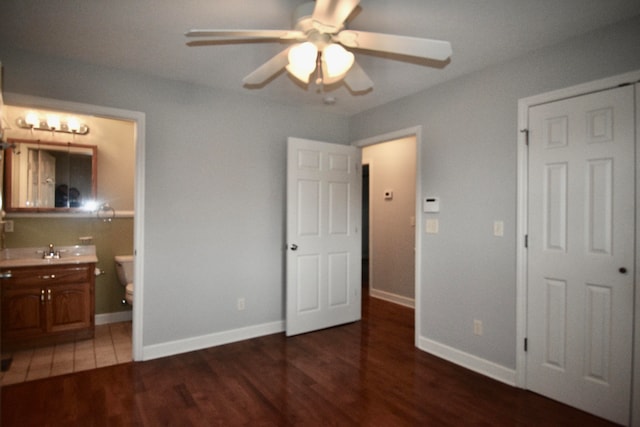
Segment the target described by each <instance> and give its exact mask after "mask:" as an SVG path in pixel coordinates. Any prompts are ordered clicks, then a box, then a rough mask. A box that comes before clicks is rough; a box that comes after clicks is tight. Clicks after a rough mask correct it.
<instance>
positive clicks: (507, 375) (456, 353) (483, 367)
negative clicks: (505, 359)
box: [418, 337, 516, 386]
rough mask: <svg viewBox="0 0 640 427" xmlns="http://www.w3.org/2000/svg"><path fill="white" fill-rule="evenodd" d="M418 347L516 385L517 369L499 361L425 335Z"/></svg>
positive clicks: (495, 378) (420, 339)
mask: <svg viewBox="0 0 640 427" xmlns="http://www.w3.org/2000/svg"><path fill="white" fill-rule="evenodd" d="M418 348H420V350H422V351H426V352H427V353H430V354H433V355H434V356H437V357H440V358H441V359H445V360H447V361H449V362H452V363H455V364H456V365H460V366H463V367H465V368H467V369H470V370H472V371H474V372H477V373H479V374H482V375H485V376H487V377H489V378H493V379H494V380H497V381H500V382H503V383H505V384H508V385H511V386H515V385H516V371H515V369H509V368H505V367H504V366H502V365H498V364H497V363H494V362H491V361H488V360H485V359H482V358H480V357H477V356H474V355H472V354H469V353H465V352H464V351H460V350H457V349H455V348H453V347H449V346H447V345H444V344H441V343H439V342H437V341H433V340H430V339H428V338H425V337H420V338H419V344H418Z"/></svg>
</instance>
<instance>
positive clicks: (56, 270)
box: [3, 265, 92, 287]
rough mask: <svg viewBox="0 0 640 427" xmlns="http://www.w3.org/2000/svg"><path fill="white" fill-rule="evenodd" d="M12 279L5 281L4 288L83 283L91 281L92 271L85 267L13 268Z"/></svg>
mask: <svg viewBox="0 0 640 427" xmlns="http://www.w3.org/2000/svg"><path fill="white" fill-rule="evenodd" d="M8 271H11V277H10V278H7V279H4V280H3V287H14V286H49V285H57V284H64V283H82V282H87V281H89V280H90V279H91V272H92V269H91V268H89V267H87V266H86V265H83V266H55V267H47V268H37V269H36V268H24V269H23V268H12V269H7V270H5V271H4V273H7V272H8Z"/></svg>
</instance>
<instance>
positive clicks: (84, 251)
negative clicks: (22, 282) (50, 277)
mask: <svg viewBox="0 0 640 427" xmlns="http://www.w3.org/2000/svg"><path fill="white" fill-rule="evenodd" d="M46 250H47V246H45V245H42V246H39V247H33V248H7V249H2V250H1V251H0V268H11V267H33V266H39V265H56V264H85V263H90V262H94V263H95V262H98V257H97V256H96V247H95V246H94V245H82V246H78V245H76V246H56V247H54V250H55V251H56V254H57V253H58V252H59V257H55V258H43V254H44V252H45V251H46Z"/></svg>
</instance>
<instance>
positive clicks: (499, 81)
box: [350, 19, 640, 369]
mask: <svg viewBox="0 0 640 427" xmlns="http://www.w3.org/2000/svg"><path fill="white" fill-rule="evenodd" d="M454 49H455V46H454ZM454 60H455V51H454ZM637 69H640V19H634V20H632V21H628V22H625V23H623V24H619V25H616V26H614V27H610V28H607V29H605V30H602V31H598V32H595V33H591V34H588V35H586V36H584V37H580V38H578V39H574V40H571V41H569V42H566V43H563V44H560V45H557V46H554V47H552V48H547V49H544V50H541V51H537V52H531V53H530V54H529V55H527V56H526V57H523V58H520V59H517V60H513V61H511V62H508V63H505V64H501V65H499V66H494V67H491V68H488V69H485V70H482V71H479V72H476V73H473V74H471V75H468V76H465V77H462V78H459V79H456V80H455V81H451V82H448V83H445V84H442V85H439V86H437V87H434V88H432V89H430V90H427V91H425V92H422V93H418V94H415V95H412V96H410V97H407V98H405V99H402V100H400V101H398V102H394V103H391V104H388V105H385V106H382V107H379V108H375V109H373V110H369V111H367V112H364V113H362V114H359V115H357V116H354V117H352V119H351V121H350V135H351V139H352V140H360V139H364V138H369V137H372V136H376V135H381V134H385V133H388V132H392V131H396V130H399V129H405V128H409V127H412V126H418V125H421V126H422V128H423V133H422V135H423V141H422V142H423V145H422V153H421V161H422V186H423V187H422V188H423V192H424V194H437V195H439V196H440V198H441V212H440V214H439V220H440V232H439V234H437V235H430V234H425V235H424V237H423V247H422V254H423V257H424V259H423V260H421V263H422V271H423V274H422V275H423V277H422V279H421V284H420V286H421V288H422V289H421V290H422V294H421V296H422V301H421V302H422V317H421V318H420V319H419V322H420V325H421V330H422V335H423V336H424V337H426V338H428V339H430V340H434V341H436V342H439V343H441V344H444V345H447V346H450V347H453V348H455V349H458V350H460V351H463V352H467V353H470V354H472V355H475V356H477V357H481V358H483V359H486V360H489V361H492V362H495V363H497V364H499V365H502V366H504V367H507V368H511V369H515V360H516V357H515V353H516V342H515V340H516V271H515V269H516V236H515V230H516V140H517V135H518V129H517V101H518V99H519V98H523V97H527V96H531V95H536V94H539V93H543V92H547V91H550V90H554V89H560V88H563V87H567V86H571V85H575V84H579V83H583V82H588V81H591V80H595V79H599V78H604V77H608V76H611V75H615V74H620V73H623V72H627V71H632V70H637ZM422 220H423V221H424V217H423V218H422ZM494 220H503V221H504V224H505V235H504V237H502V238H498V237H494V236H493V221H494ZM473 319H479V320H482V322H483V325H484V335H483V336H482V337H478V336H475V335H473Z"/></svg>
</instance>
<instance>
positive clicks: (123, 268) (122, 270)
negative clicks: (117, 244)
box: [115, 255, 133, 286]
mask: <svg viewBox="0 0 640 427" xmlns="http://www.w3.org/2000/svg"><path fill="white" fill-rule="evenodd" d="M115 261H116V273H117V274H118V279H120V283H121V284H122V286H127V283H133V255H116V256H115Z"/></svg>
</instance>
